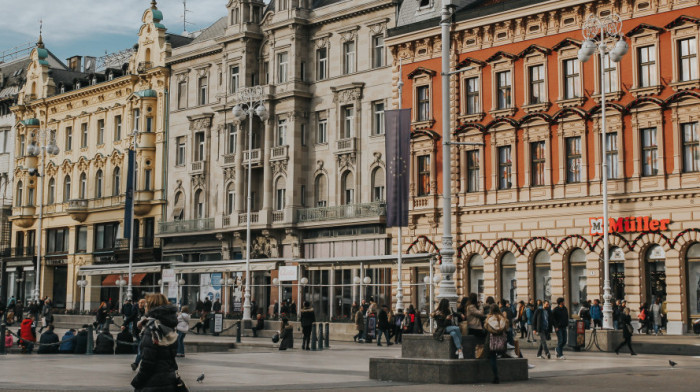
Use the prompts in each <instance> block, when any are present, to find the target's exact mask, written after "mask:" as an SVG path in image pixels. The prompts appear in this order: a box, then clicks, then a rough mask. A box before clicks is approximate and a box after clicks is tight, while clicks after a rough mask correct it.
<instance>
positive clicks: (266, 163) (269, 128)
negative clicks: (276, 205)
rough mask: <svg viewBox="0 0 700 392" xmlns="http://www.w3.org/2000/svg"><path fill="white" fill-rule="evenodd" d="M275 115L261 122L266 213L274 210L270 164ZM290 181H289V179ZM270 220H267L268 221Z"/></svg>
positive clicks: (264, 205)
mask: <svg viewBox="0 0 700 392" xmlns="http://www.w3.org/2000/svg"><path fill="white" fill-rule="evenodd" d="M273 124H275V116H272V115H271V116H270V119H269V120H268V121H267V123H261V128H262V130H263V132H264V143H263V145H262V151H263V197H262V200H263V203H262V209H263V211H264V212H265V213H268V212H269V211H272V167H271V166H270V154H272V137H273V135H274V132H275V130H274V125H273ZM288 182H289V181H288ZM267 221H268V220H265V222H267Z"/></svg>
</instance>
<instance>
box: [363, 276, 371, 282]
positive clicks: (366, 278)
mask: <svg viewBox="0 0 700 392" xmlns="http://www.w3.org/2000/svg"><path fill="white" fill-rule="evenodd" d="M362 281H363V282H364V283H365V284H370V283H372V278H370V277H369V276H365V278H364V279H363V280H362Z"/></svg>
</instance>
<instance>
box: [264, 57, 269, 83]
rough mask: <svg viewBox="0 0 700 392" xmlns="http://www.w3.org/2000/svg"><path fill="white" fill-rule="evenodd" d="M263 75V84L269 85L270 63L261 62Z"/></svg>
mask: <svg viewBox="0 0 700 392" xmlns="http://www.w3.org/2000/svg"><path fill="white" fill-rule="evenodd" d="M263 74H264V75H265V84H270V62H269V61H265V62H263Z"/></svg>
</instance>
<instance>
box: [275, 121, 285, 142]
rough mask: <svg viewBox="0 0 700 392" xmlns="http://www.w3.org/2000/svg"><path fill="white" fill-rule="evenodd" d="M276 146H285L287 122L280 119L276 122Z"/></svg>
mask: <svg viewBox="0 0 700 392" xmlns="http://www.w3.org/2000/svg"><path fill="white" fill-rule="evenodd" d="M275 142H276V146H277V147H279V146H284V145H286V144H287V120H284V119H280V120H278V121H277V137H276V138H275Z"/></svg>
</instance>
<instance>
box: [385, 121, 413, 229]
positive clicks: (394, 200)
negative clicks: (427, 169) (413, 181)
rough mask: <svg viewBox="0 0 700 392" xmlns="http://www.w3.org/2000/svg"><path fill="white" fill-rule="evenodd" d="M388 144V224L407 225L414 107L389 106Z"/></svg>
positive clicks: (389, 225)
mask: <svg viewBox="0 0 700 392" xmlns="http://www.w3.org/2000/svg"><path fill="white" fill-rule="evenodd" d="M384 116H385V117H384V118H385V122H386V123H385V126H386V127H385V129H386V136H385V145H386V167H387V171H386V185H387V186H386V203H387V205H386V226H387V227H403V226H408V187H409V180H410V164H409V162H410V148H411V109H398V110H387V111H385V112H384Z"/></svg>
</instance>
